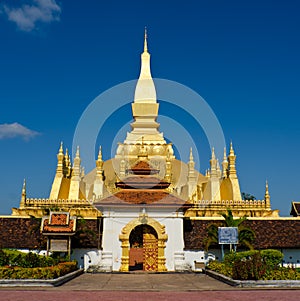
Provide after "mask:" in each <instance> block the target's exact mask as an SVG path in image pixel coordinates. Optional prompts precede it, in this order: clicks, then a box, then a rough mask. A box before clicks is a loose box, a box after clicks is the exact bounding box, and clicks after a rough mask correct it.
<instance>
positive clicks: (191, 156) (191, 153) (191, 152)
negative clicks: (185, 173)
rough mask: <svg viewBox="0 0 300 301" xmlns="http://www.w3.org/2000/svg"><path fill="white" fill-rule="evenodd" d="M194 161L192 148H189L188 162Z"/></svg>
mask: <svg viewBox="0 0 300 301" xmlns="http://www.w3.org/2000/svg"><path fill="white" fill-rule="evenodd" d="M193 161H194V157H193V148H192V147H191V148H190V162H193Z"/></svg>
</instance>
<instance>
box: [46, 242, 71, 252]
mask: <svg viewBox="0 0 300 301" xmlns="http://www.w3.org/2000/svg"><path fill="white" fill-rule="evenodd" d="M68 250H69V241H68V239H50V251H51V252H68Z"/></svg>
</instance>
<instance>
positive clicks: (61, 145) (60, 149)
mask: <svg viewBox="0 0 300 301" xmlns="http://www.w3.org/2000/svg"><path fill="white" fill-rule="evenodd" d="M63 145H64V144H63V142H62V141H61V142H60V147H59V151H58V152H59V154H63V153H64V148H63Z"/></svg>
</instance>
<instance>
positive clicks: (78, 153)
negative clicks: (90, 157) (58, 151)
mask: <svg viewBox="0 0 300 301" xmlns="http://www.w3.org/2000/svg"><path fill="white" fill-rule="evenodd" d="M75 157H76V158H79V157H80V152H79V145H78V146H77V149H76V155H75Z"/></svg>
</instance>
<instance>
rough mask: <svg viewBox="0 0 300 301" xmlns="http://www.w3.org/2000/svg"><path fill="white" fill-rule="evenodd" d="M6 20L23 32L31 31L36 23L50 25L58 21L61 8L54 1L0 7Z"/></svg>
mask: <svg viewBox="0 0 300 301" xmlns="http://www.w3.org/2000/svg"><path fill="white" fill-rule="evenodd" d="M2 11H3V12H4V13H5V14H6V15H7V17H8V20H9V21H12V22H14V23H16V25H17V27H18V28H19V29H20V30H23V31H32V30H33V29H35V28H36V27H37V23H51V22H54V21H59V20H60V14H61V7H60V6H59V5H58V4H57V3H56V1H55V0H32V1H31V3H30V4H24V5H22V6H21V7H15V8H12V7H9V6H7V5H3V6H2Z"/></svg>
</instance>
